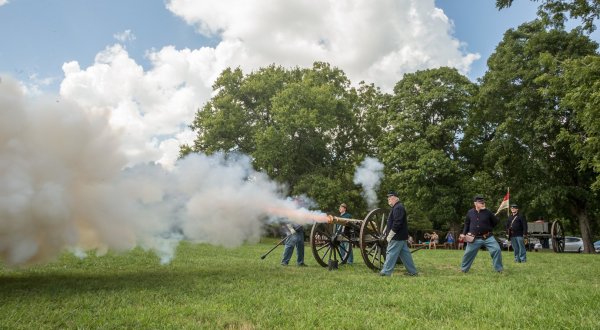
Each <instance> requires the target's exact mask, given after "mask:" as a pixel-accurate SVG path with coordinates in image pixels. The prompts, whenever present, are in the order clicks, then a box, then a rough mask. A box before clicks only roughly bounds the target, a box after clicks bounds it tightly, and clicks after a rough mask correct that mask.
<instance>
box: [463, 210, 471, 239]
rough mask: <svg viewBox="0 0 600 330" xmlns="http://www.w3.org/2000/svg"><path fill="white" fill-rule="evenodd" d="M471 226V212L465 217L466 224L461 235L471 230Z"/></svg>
mask: <svg viewBox="0 0 600 330" xmlns="http://www.w3.org/2000/svg"><path fill="white" fill-rule="evenodd" d="M469 227H471V218H469V213H467V216H466V217H465V226H464V227H463V231H462V233H461V235H466V234H467V233H468V232H469Z"/></svg>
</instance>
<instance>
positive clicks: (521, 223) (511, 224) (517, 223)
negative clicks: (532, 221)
mask: <svg viewBox="0 0 600 330" xmlns="http://www.w3.org/2000/svg"><path fill="white" fill-rule="evenodd" d="M513 220H514V221H513ZM506 231H507V232H508V234H509V236H510V237H523V235H525V234H526V233H527V222H526V221H525V217H524V216H522V215H521V214H520V213H517V214H516V215H512V214H511V215H510V216H509V217H508V221H507V223H506Z"/></svg>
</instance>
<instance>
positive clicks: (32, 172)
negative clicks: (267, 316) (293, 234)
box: [0, 80, 326, 266]
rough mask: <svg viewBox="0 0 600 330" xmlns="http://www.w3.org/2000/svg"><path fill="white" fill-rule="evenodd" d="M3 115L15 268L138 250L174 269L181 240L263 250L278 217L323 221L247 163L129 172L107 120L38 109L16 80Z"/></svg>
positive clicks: (1, 170) (5, 221)
mask: <svg viewBox="0 0 600 330" xmlns="http://www.w3.org/2000/svg"><path fill="white" fill-rule="evenodd" d="M0 110H1V111H0V119H1V121H0V260H4V261H5V263H6V264H7V265H10V266H13V265H28V264H32V263H38V262H45V261H48V260H50V259H52V258H53V257H55V256H57V255H58V254H59V253H60V252H61V251H63V250H70V251H76V254H77V255H78V256H80V257H81V256H84V255H85V253H84V251H88V250H91V249H94V250H96V251H97V254H102V253H104V252H106V251H107V250H108V249H112V250H116V251H123V250H128V249H131V248H133V247H135V246H141V247H143V248H145V249H152V250H154V251H156V253H157V254H158V256H159V257H160V260H161V263H168V262H169V261H170V260H171V259H172V258H173V255H174V251H175V248H176V246H177V243H178V242H179V241H180V240H182V239H189V240H192V241H196V242H206V243H210V244H218V245H223V246H226V247H235V246H239V245H241V244H242V243H243V242H247V241H249V242H254V241H258V239H259V238H260V236H261V233H262V227H263V223H264V222H265V221H266V218H267V216H268V215H269V214H275V215H278V216H285V217H288V218H289V219H290V220H292V221H295V222H299V223H307V222H309V221H312V220H315V219H316V218H317V217H321V218H322V217H323V215H322V214H320V213H318V212H317V213H314V212H310V211H308V210H306V209H303V208H301V206H299V205H298V204H297V203H296V202H295V201H292V200H286V199H284V198H282V197H280V195H281V192H282V187H280V186H278V185H277V184H276V183H274V182H273V181H271V180H269V178H268V177H267V176H266V175H265V174H262V173H259V172H256V171H254V170H253V169H252V164H251V160H250V158H248V157H247V156H244V155H233V156H232V155H227V156H225V155H223V154H215V155H211V156H207V155H203V154H192V155H189V156H188V157H186V158H184V159H181V160H179V161H178V162H177V163H176V164H175V166H174V167H173V168H172V169H171V170H166V169H164V168H162V167H161V166H160V165H157V164H140V165H136V166H133V167H129V168H125V165H126V164H127V162H126V160H125V158H124V157H123V156H122V155H121V154H120V153H119V151H118V150H122V148H119V145H118V144H119V142H118V141H120V139H119V138H118V136H117V135H116V133H115V132H114V131H112V130H111V129H110V128H109V126H108V125H107V122H106V120H105V118H101V117H98V116H97V115H93V114H91V112H87V111H83V110H82V109H80V108H78V107H76V106H75V105H72V104H67V103H65V102H56V101H55V100H47V99H46V100H43V99H41V100H37V101H36V102H31V101H30V100H29V99H26V98H25V97H24V95H23V94H22V93H21V92H20V89H19V87H18V84H17V83H15V82H14V81H11V80H9V81H3V82H2V84H0ZM322 220H323V219H321V221H322ZM325 220H326V219H325Z"/></svg>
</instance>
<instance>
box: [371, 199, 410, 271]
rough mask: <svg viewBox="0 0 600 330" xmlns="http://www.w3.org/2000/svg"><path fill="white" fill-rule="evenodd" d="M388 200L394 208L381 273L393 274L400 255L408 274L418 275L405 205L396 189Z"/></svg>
mask: <svg viewBox="0 0 600 330" xmlns="http://www.w3.org/2000/svg"><path fill="white" fill-rule="evenodd" d="M387 202H388V205H389V206H391V207H392V210H391V212H390V215H389V216H388V219H387V227H386V228H387V229H386V232H385V237H386V240H387V242H388V246H387V252H386V257H385V263H384V264H383V269H381V272H380V273H379V275H381V276H391V275H392V272H393V271H394V267H395V266H396V262H397V261H398V257H400V260H401V261H402V264H404V268H406V271H407V272H408V273H407V274H406V275H409V276H417V274H418V273H417V268H416V267H415V264H414V262H413V258H412V254H411V253H410V249H409V248H408V242H407V240H408V222H407V220H406V210H405V209H404V205H402V203H400V199H399V198H398V194H397V193H396V192H394V191H390V192H389V193H388V194H387Z"/></svg>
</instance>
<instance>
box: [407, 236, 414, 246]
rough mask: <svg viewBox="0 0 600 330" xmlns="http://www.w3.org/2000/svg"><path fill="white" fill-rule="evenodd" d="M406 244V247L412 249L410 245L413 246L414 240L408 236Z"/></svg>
mask: <svg viewBox="0 0 600 330" xmlns="http://www.w3.org/2000/svg"><path fill="white" fill-rule="evenodd" d="M407 243H408V246H410V247H412V245H413V244H415V239H414V238H413V237H412V236H410V235H408V241H407Z"/></svg>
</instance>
